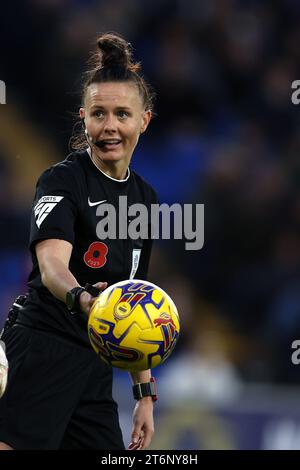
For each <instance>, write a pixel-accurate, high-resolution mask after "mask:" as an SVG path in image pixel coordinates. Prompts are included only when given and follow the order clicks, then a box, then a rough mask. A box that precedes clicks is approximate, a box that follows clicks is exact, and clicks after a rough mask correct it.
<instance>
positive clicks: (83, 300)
mask: <svg viewBox="0 0 300 470" xmlns="http://www.w3.org/2000/svg"><path fill="white" fill-rule="evenodd" d="M93 286H94V287H97V289H99V290H100V291H102V290H104V289H106V288H107V282H97V283H96V284H93ZM96 298H97V297H93V296H92V295H91V294H89V293H88V292H86V291H84V292H82V293H81V295H80V299H79V303H80V309H81V310H82V311H83V312H84V313H86V314H87V315H88V316H89V314H90V310H91V308H92V305H93V303H94V302H95V300H96Z"/></svg>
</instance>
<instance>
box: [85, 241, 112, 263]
mask: <svg viewBox="0 0 300 470" xmlns="http://www.w3.org/2000/svg"><path fill="white" fill-rule="evenodd" d="M107 253H108V248H107V245H105V243H103V242H93V243H91V244H90V246H89V249H88V251H87V252H86V253H85V254H84V257H83V259H84V262H85V264H87V265H88V266H89V267H90V268H94V269H97V268H102V266H104V265H105V263H106V261H107V258H106V255H107Z"/></svg>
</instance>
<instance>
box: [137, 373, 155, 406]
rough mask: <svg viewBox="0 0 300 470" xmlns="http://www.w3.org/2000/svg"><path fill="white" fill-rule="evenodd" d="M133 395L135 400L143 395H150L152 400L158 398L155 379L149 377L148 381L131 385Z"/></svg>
mask: <svg viewBox="0 0 300 470" xmlns="http://www.w3.org/2000/svg"><path fill="white" fill-rule="evenodd" d="M132 391H133V396H134V398H135V400H140V399H141V398H144V397H152V400H153V401H156V400H157V399H158V395H157V386H156V380H155V378H154V377H151V379H150V382H145V383H137V384H135V385H133V386H132Z"/></svg>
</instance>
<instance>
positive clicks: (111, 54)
mask: <svg viewBox="0 0 300 470" xmlns="http://www.w3.org/2000/svg"><path fill="white" fill-rule="evenodd" d="M97 45H98V47H99V49H100V63H101V67H124V68H126V69H130V68H131V66H132V65H133V63H132V60H131V45H130V43H128V42H127V41H125V39H123V38H122V37H121V36H119V35H117V34H113V33H107V34H103V35H102V36H100V37H99V38H98V40H97Z"/></svg>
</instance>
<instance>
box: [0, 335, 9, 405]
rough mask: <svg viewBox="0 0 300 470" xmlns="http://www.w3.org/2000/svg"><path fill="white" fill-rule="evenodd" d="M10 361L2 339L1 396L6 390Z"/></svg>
mask: <svg viewBox="0 0 300 470" xmlns="http://www.w3.org/2000/svg"><path fill="white" fill-rule="evenodd" d="M7 371H8V361H7V357H6V354H5V345H4V343H3V341H0V398H1V397H2V395H3V394H4V392H5V389H6V384H7Z"/></svg>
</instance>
